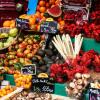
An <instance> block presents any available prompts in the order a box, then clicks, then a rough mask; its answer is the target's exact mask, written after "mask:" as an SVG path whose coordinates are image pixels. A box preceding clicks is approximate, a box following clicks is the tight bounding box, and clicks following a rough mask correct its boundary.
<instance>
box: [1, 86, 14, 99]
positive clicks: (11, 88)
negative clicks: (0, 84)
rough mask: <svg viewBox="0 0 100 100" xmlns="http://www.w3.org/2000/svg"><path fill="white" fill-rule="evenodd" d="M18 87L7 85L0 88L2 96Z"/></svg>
mask: <svg viewBox="0 0 100 100" xmlns="http://www.w3.org/2000/svg"><path fill="white" fill-rule="evenodd" d="M15 89H16V87H11V86H6V87H5V88H3V89H0V98H1V97H3V96H5V95H7V94H9V93H11V92H13V91H14V90H15Z"/></svg>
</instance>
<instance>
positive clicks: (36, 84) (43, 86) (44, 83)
mask: <svg viewBox="0 0 100 100" xmlns="http://www.w3.org/2000/svg"><path fill="white" fill-rule="evenodd" d="M32 90H33V91H34V92H40V93H41V92H44V93H54V83H53V82H52V81H50V80H49V79H48V78H33V79H32Z"/></svg>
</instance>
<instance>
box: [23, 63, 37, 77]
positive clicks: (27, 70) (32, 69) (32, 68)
mask: <svg viewBox="0 0 100 100" xmlns="http://www.w3.org/2000/svg"><path fill="white" fill-rule="evenodd" d="M21 73H22V74H30V75H36V65H35V64H31V65H25V66H24V67H23V68H21Z"/></svg>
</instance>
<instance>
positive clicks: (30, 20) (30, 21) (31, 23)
mask: <svg viewBox="0 0 100 100" xmlns="http://www.w3.org/2000/svg"><path fill="white" fill-rule="evenodd" d="M35 22H36V18H35V17H32V18H30V19H29V24H30V25H34V24H35Z"/></svg>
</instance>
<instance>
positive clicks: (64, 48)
mask: <svg viewBox="0 0 100 100" xmlns="http://www.w3.org/2000/svg"><path fill="white" fill-rule="evenodd" d="M52 42H53V44H54V46H55V47H56V48H57V50H58V51H59V53H60V54H61V56H62V57H63V58H64V60H65V61H66V60H68V59H70V58H71V59H74V58H75V57H76V55H78V54H79V51H80V49H81V46H82V42H83V37H82V36H81V34H79V35H75V43H74V47H73V45H72V41H71V38H70V36H69V35H68V34H66V35H65V34H64V35H62V37H60V35H56V36H55V37H53V40H52Z"/></svg>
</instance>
